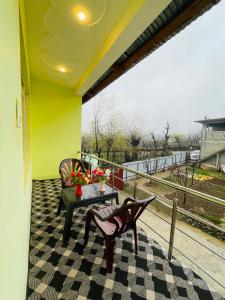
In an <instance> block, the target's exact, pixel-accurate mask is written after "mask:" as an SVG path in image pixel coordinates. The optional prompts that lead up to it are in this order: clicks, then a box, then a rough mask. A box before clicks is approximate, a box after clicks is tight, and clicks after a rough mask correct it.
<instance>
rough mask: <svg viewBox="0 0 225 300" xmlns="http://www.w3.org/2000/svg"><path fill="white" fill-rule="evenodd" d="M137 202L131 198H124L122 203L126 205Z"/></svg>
mask: <svg viewBox="0 0 225 300" xmlns="http://www.w3.org/2000/svg"><path fill="white" fill-rule="evenodd" d="M136 201H137V200H135V199H133V198H126V199H125V200H124V202H123V205H127V203H128V202H136Z"/></svg>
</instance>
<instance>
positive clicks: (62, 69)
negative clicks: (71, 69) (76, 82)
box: [58, 66, 67, 73]
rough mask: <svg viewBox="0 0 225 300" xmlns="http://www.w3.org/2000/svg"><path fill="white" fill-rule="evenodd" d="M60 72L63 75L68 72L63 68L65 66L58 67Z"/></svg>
mask: <svg viewBox="0 0 225 300" xmlns="http://www.w3.org/2000/svg"><path fill="white" fill-rule="evenodd" d="M58 70H59V72H61V73H66V72H67V70H66V68H65V67H63V66H58Z"/></svg>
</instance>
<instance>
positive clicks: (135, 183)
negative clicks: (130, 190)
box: [134, 180, 138, 199]
mask: <svg viewBox="0 0 225 300" xmlns="http://www.w3.org/2000/svg"><path fill="white" fill-rule="evenodd" d="M137 184H138V182H137V180H136V181H135V182H134V199H136V194H137Z"/></svg>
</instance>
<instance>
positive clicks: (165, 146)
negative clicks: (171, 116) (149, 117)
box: [163, 122, 170, 156]
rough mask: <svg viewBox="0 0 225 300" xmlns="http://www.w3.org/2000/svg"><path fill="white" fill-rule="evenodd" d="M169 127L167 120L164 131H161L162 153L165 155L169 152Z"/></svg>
mask: <svg viewBox="0 0 225 300" xmlns="http://www.w3.org/2000/svg"><path fill="white" fill-rule="evenodd" d="M169 129H170V125H169V122H167V123H166V127H165V131H163V134H164V142H163V155H164V156H167V155H168V154H169V138H170V135H169Z"/></svg>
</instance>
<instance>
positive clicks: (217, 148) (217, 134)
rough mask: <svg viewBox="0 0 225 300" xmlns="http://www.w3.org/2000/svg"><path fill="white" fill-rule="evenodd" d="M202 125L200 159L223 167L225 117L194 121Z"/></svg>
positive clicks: (224, 166) (224, 160)
mask: <svg viewBox="0 0 225 300" xmlns="http://www.w3.org/2000/svg"><path fill="white" fill-rule="evenodd" d="M195 122H197V123H200V124H202V125H203V129H202V136H201V153H200V161H201V162H206V163H211V164H212V165H214V166H215V167H216V169H217V170H219V169H221V170H224V169H225V118H219V119H204V120H199V121H195Z"/></svg>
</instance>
